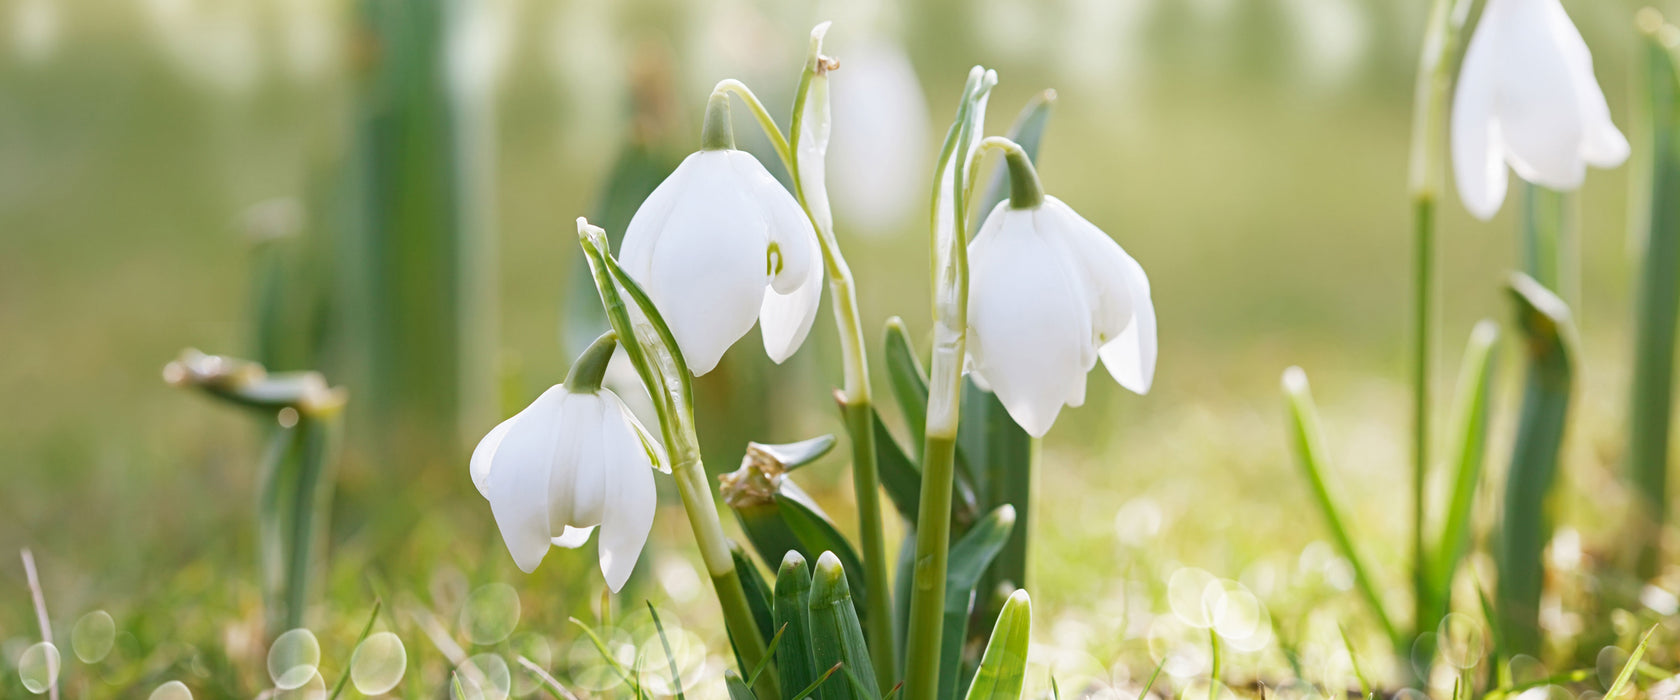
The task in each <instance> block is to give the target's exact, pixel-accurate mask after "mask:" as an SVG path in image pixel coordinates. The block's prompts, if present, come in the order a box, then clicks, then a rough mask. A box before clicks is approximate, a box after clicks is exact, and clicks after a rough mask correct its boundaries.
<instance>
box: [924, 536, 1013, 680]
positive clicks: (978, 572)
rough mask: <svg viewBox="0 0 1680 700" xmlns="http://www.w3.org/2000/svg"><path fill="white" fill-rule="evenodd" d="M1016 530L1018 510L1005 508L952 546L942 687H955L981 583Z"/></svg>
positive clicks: (941, 656)
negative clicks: (995, 558)
mask: <svg viewBox="0 0 1680 700" xmlns="http://www.w3.org/2000/svg"><path fill="white" fill-rule="evenodd" d="M1014 529H1015V509H1014V508H1013V507H1011V506H1008V505H1004V506H1000V507H998V508H997V509H995V510H993V511H992V512H990V513H987V514H986V517H984V518H981V519H980V520H979V522H976V523H975V524H974V527H972V528H969V531H968V532H967V533H966V534H964V535H963V537H962V539H960V540H957V542H956V544H953V545H951V554H950V564H949V566H948V567H947V568H946V570H945V614H944V628H945V632H944V634H942V635H941V639H940V645H941V648H940V654H939V687H941V688H955V687H957V686H956V683H957V674H958V672H959V671H960V670H961V669H962V650H963V645H964V644H965V643H966V642H967V641H968V640H967V639H966V638H967V636H968V635H967V631H968V618H969V614H970V612H971V608H972V607H973V603H974V600H975V598H976V591H975V586H976V585H978V584H979V583H980V580H981V576H982V575H984V574H985V572H986V569H987V567H988V566H989V565H990V564H991V563H992V559H993V558H994V557H996V556H997V554H998V552H1000V551H1002V550H1003V548H1004V545H1005V544H1006V543H1008V541H1009V534H1010V532H1011V531H1013V530H1014Z"/></svg>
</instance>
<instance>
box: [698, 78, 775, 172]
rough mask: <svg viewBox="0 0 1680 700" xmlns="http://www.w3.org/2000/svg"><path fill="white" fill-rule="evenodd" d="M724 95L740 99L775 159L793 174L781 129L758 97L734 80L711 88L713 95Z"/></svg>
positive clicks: (719, 83) (722, 82)
mask: <svg viewBox="0 0 1680 700" xmlns="http://www.w3.org/2000/svg"><path fill="white" fill-rule="evenodd" d="M725 93H733V94H734V95H735V96H736V97H739V98H741V103H742V104H745V105H746V106H747V109H748V111H751V112H752V115H753V117H754V118H755V119H757V120H758V127H759V128H760V129H762V130H764V135H765V136H766V137H768V138H769V139H770V145H771V146H773V147H774V148H775V149H776V157H777V158H780V159H781V161H782V166H783V167H786V168H787V169H788V172H790V173H791V172H793V155H792V154H791V153H789V152H788V142H787V138H786V137H784V136H782V130H781V127H778V126H776V120H775V118H774V117H771V116H770V110H767V109H765V108H764V103H763V102H760V101H758V96H757V95H754V94H753V91H752V90H751V89H749V88H748V87H747V86H746V85H745V84H744V83H742V82H741V81H739V80H736V79H734V78H728V79H725V80H720V81H718V84H717V87H714V88H712V94H713V95H718V94H725Z"/></svg>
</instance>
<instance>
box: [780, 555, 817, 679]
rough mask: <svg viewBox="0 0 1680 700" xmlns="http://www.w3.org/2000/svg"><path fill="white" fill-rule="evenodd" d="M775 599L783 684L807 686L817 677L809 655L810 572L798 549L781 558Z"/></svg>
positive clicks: (815, 666)
mask: <svg viewBox="0 0 1680 700" xmlns="http://www.w3.org/2000/svg"><path fill="white" fill-rule="evenodd" d="M775 599H776V604H775V616H776V618H775V624H776V628H777V629H780V630H783V632H782V645H781V647H780V648H778V649H777V650H776V670H777V671H778V672H780V678H781V683H782V687H783V688H785V689H792V688H804V687H807V686H810V685H811V684H812V683H814V682H816V679H817V662H816V660H815V659H813V658H812V657H811V608H810V605H811V603H810V599H811V571H810V569H809V568H808V567H807V566H806V564H805V557H802V556H800V555H799V552H788V553H787V556H785V557H783V558H782V566H781V569H780V570H778V571H777V572H776V593H775ZM784 692H785V691H784Z"/></svg>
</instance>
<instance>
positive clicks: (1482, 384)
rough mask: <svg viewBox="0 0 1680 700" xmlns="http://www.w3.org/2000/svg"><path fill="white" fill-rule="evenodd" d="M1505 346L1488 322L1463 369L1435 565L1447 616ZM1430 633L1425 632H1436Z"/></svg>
mask: <svg viewBox="0 0 1680 700" xmlns="http://www.w3.org/2000/svg"><path fill="white" fill-rule="evenodd" d="M1498 343H1499V324H1497V323H1494V322H1493V321H1482V322H1481V323H1478V324H1476V327H1475V329H1474V330H1472V331H1471V332H1470V344H1469V346H1468V347H1466V348H1465V350H1464V363H1463V366H1462V367H1461V368H1460V369H1459V375H1458V388H1457V393H1456V398H1455V399H1454V404H1455V405H1456V409H1455V411H1454V417H1453V420H1454V423H1455V426H1454V440H1455V444H1454V448H1453V452H1452V456H1453V457H1454V458H1456V460H1457V462H1458V464H1457V465H1456V472H1455V476H1454V478H1453V491H1452V497H1451V500H1450V501H1449V502H1448V505H1447V515H1446V524H1445V525H1444V526H1443V527H1442V529H1441V540H1440V543H1439V544H1438V545H1436V548H1435V563H1434V565H1433V566H1430V567H1429V572H1430V574H1431V576H1432V577H1433V578H1434V579H1435V580H1434V581H1433V582H1432V586H1431V587H1432V588H1433V589H1434V596H1435V598H1436V602H1435V605H1436V608H1437V609H1438V610H1440V611H1441V614H1442V615H1445V612H1446V610H1445V608H1446V603H1447V601H1448V599H1449V597H1450V596H1451V593H1452V590H1451V589H1452V580H1453V573H1454V572H1455V571H1457V569H1458V563H1459V560H1461V559H1463V557H1464V553H1465V552H1466V551H1468V550H1469V548H1470V534H1471V532H1470V514H1471V511H1472V510H1473V508H1474V507H1475V502H1476V489H1477V487H1478V486H1479V485H1480V484H1481V480H1482V464H1483V463H1484V462H1485V461H1486V460H1485V459H1483V456H1484V455H1485V454H1486V452H1487V433H1488V419H1489V417H1488V412H1489V404H1490V403H1491V402H1492V397H1493V366H1494V357H1495V353H1494V348H1495V347H1496V346H1497V344H1498ZM1432 627H1433V625H1431V626H1429V627H1424V628H1423V629H1430V628H1432Z"/></svg>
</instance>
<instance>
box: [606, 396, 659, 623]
mask: <svg viewBox="0 0 1680 700" xmlns="http://www.w3.org/2000/svg"><path fill="white" fill-rule="evenodd" d="M621 415H622V414H621ZM635 432H636V431H635V428H634V427H633V426H632V425H631V424H629V423H628V422H626V421H624V420H618V419H613V418H610V417H609V418H608V420H606V421H605V422H603V424H602V426H601V433H600V435H601V439H602V441H603V447H604V448H605V452H604V455H603V458H604V462H603V463H602V464H603V467H604V474H605V476H606V484H607V489H606V499H605V508H604V509H603V511H602V521H601V538H600V540H599V541H598V542H597V543H596V546H597V547H598V548H599V550H600V557H601V574H602V575H603V576H605V577H606V579H607V586H608V587H609V588H611V589H612V590H613V592H615V593H616V592H618V591H619V589H621V588H623V587H624V582H625V580H627V579H629V578H630V572H631V571H632V570H633V569H635V567H636V559H637V557H640V556H641V553H642V547H644V546H645V545H646V544H647V538H648V533H649V532H650V531H651V530H652V529H653V515H654V510H655V509H656V507H657V506H658V494H657V492H656V491H655V489H654V484H653V464H652V463H651V462H650V461H649V459H648V454H647V452H646V450H645V449H644V448H643V445H642V442H641V440H640V439H639V438H638V437H637V436H636V434H635Z"/></svg>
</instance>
